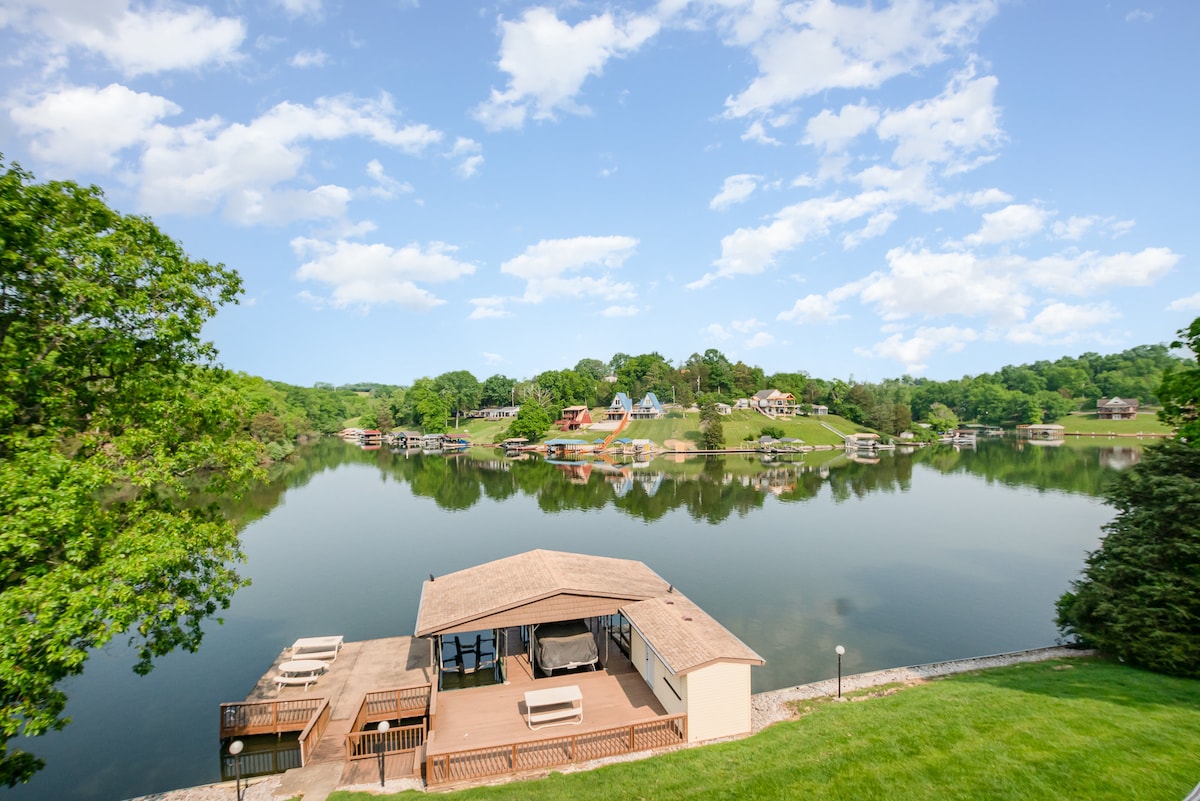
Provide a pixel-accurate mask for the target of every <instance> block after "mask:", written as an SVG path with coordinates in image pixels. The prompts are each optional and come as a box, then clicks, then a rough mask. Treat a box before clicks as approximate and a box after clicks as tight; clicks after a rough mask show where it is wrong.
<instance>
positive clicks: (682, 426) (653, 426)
mask: <svg viewBox="0 0 1200 801" xmlns="http://www.w3.org/2000/svg"><path fill="white" fill-rule="evenodd" d="M822 421H823V422H826V423H829V424H830V425H831V426H833V427H834V428H836V429H837V430H838V431H842V432H844V433H847V434H850V433H853V432H855V431H866V430H868V429H865V428H863V427H862V426H860V425H858V424H856V423H852V422H850V421H849V420H846V419H844V418H841V417H838V416H837V415H827V416H824V417H821V418H816V417H795V418H792V419H788V418H778V419H776V420H771V419H769V418H767V417H764V416H763V415H761V414H758V413H757V412H749V411H743V410H740V409H739V410H737V411H735V412H733V414H730V415H728V416H726V417H722V418H721V428H722V430H723V431H724V433H725V447H726V448H739V447H741V446H742V443H743V442H744V441H745V440H747V439H755V440H756V439H758V437H759V434H760V433H761V432H762V430H763V428H764V427H766V426H778V427H779V428H781V429H783V432H784V436H786V437H795V438H797V439H802V440H804V442H805V443H807V444H809V445H841V444H842V438H841V437H839V436H838V435H837V434H834V433H833V432H832V431H830V430H829V429H827V428H825V427H824V426H822V425H821V422H822ZM621 436H623V437H630V438H633V439H648V440H653V441H654V442H656V443H658V444H659V445H660V446H661V445H662V444H663V443H664V442H666V441H667V440H668V439H677V440H686V441H688V442H692V443H696V442H699V440H700V415H699V414H698V413H696V412H691V413H684V414H683V415H682V416H680V415H679V414H678V413H674V414H672V415H670V416H668V417H665V418H663V419H662V420H636V421H634V422H631V423H630V424H629V425H628V426H626V427H625V428H624V429H622V431H621Z"/></svg>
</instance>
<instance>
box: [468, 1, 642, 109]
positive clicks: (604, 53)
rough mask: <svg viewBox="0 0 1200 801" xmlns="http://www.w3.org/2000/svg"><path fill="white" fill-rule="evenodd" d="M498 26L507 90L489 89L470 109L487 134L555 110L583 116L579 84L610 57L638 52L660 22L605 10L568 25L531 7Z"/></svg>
mask: <svg viewBox="0 0 1200 801" xmlns="http://www.w3.org/2000/svg"><path fill="white" fill-rule="evenodd" d="M500 27H501V31H502V40H501V45H500V62H499V67H500V69H501V70H502V71H504V72H506V73H508V76H509V79H508V86H507V87H506V88H505V89H504V90H503V91H500V90H497V89H493V90H492V91H491V95H490V96H489V97H488V99H487V100H485V101H483V102H482V103H480V104H479V105H478V106H476V107H475V110H474V115H475V118H476V119H477V120H478V121H479V122H481V123H482V124H483V125H484V126H485V127H486V128H488V129H489V130H501V129H505V128H520V127H522V126H523V125H524V124H525V120H526V117H528V116H532V117H533V119H535V120H548V119H554V116H555V114H556V113H557V112H560V111H566V112H571V113H575V114H583V113H587V111H588V109H587V107H586V106H584V105H581V104H579V103H578V102H577V101H576V99H575V98H576V96H577V95H578V94H579V92H580V91H581V90H582V88H583V84H584V82H585V81H586V80H587V79H588V78H589V77H592V76H595V75H600V74H601V73H602V72H603V71H604V66H605V64H607V63H608V61H609V60H610V59H612V58H619V57H622V56H626V55H629V54H631V53H635V52H637V50H638V49H639V48H640V47H641V46H642V45H643V44H645V43H646V42H647V41H648V40H650V39H651V38H652V37H653V36H654V35H655V34H656V33H658V29H659V23H658V21H657V20H656V19H655V18H653V17H651V16H642V15H632V16H628V17H617V16H614V15H613V14H612V13H608V12H606V13H604V14H598V15H596V16H594V17H590V18H588V19H586V20H584V21H582V22H580V23H578V24H577V25H571V24H570V23H568V22H565V21H563V20H561V19H559V18H558V16H557V14H556V13H555V12H554V11H553V10H551V9H548V8H543V7H534V8H529V9H526V10H525V13H524V14H522V16H521V18H520V19H519V20H505V21H503V22H502V23H501V26H500Z"/></svg>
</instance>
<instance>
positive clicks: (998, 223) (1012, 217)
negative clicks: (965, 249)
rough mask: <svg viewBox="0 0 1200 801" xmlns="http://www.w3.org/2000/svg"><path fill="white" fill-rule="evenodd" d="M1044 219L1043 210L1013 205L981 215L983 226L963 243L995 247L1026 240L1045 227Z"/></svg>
mask: <svg viewBox="0 0 1200 801" xmlns="http://www.w3.org/2000/svg"><path fill="white" fill-rule="evenodd" d="M1046 217H1047V214H1046V211H1045V209H1041V208H1038V207H1037V206H1029V205H1025V204H1020V203H1014V204H1012V205H1009V206H1005V207H1004V208H1002V209H1000V210H999V211H993V212H989V213H987V214H985V215H983V225H982V226H980V228H979V230H978V231H976V232H975V233H973V234H971V235H969V236H967V237H966V240H965V241H966V242H967V244H970V245H996V244H1000V243H1003V242H1010V241H1012V240H1021V239H1028V238H1029V237H1031V236H1033V235H1034V234H1036V233H1037V232H1038V231H1041V230H1042V228H1043V227H1045V225H1046Z"/></svg>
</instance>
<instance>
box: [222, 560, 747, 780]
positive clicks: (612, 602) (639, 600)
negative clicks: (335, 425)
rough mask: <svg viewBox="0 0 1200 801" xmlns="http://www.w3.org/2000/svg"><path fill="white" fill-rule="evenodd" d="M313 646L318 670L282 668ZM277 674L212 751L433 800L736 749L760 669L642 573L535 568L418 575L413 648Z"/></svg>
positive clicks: (587, 563)
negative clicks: (490, 786) (571, 768)
mask: <svg viewBox="0 0 1200 801" xmlns="http://www.w3.org/2000/svg"><path fill="white" fill-rule="evenodd" d="M316 641H320V642H322V643H336V648H335V649H333V650H332V651H331V654H330V655H331V656H332V658H331V660H330V661H329V662H328V664H327V665H322V664H321V663H317V664H316V665H314V664H313V662H312V660H309V661H307V662H296V661H291V660H295V659H301V658H302V657H301V656H298V653H299V649H300V647H301V646H302V645H303V644H306V643H313V642H316ZM279 658H280V665H279V666H278V668H276V669H275V670H278V671H280V672H279V673H278V674H276V673H274V672H272V673H268V674H267V675H266V676H264V677H263V678H262V679H261V680H260V681H259V683H258V685H257V686H256V687H255V690H254V691H253V692H252V693H251V695H250V696H249V697H248V698H247V699H246V701H244V702H239V703H229V704H222V705H221V715H220V720H221V725H220V734H221V738H222V741H223V742H226V743H228V742H231V741H232V739H233V738H235V737H238V738H240V737H248V736H253V735H255V734H269V735H270V736H271V739H277V735H278V734H279V733H281V732H286V731H299V732H300V741H299V755H298V760H299V762H300V765H301V766H302V767H301V769H304V768H305V767H308V766H311V765H317V764H322V763H331V762H341V763H343V772H342V779H341V782H340V783H341V784H342V785H346V784H354V783H364V782H366V781H369V780H370V777H371V776H372V775H373V770H375V769H376V768H375V761H376V759H377V758H378V760H379V767H378V770H380V771H383V770H386V771H387V775H388V776H389V777H393V778H401V777H415V778H422V779H424V781H425V782H426V784H427V785H430V786H433V785H440V784H446V783H450V782H455V783H480V782H485V781H488V780H490V779H492V778H493V777H496V776H502V775H507V774H515V773H522V772H526V771H545V770H547V769H550V768H553V767H555V766H559V765H566V764H571V763H573V762H587V761H591V760H595V759H601V758H605V757H615V756H620V755H623V754H629V753H635V752H642V751H654V750H659V749H663V748H671V747H677V746H680V745H686V744H696V743H702V742H706V741H711V740H718V739H726V738H730V737H743V736H747V735H749V734H750V733H751V729H752V722H751V708H750V699H751V691H750V688H751V681H750V671H751V669H752V668H753V667H754V666H757V665H762V664H763V659H762V657H761V656H759V655H758V654H757V653H756V652H755V651H754V650H753V649H751V648H750V647H749V646H747V645H746V644H745V643H743V642H742V641H741V640H740V639H738V638H737V637H736V636H734V635H733V634H732V633H731V632H730V631H729V630H728V629H726V628H725V627H724V626H722V625H721V624H720V623H719V622H717V621H716V620H715V619H714V618H712V617H711V616H709V615H708V614H707V613H706V612H704V610H702V609H701V608H700V607H699V606H697V605H696V604H695V602H693V601H692V600H691V599H689V598H688V597H687V596H685V595H684V594H683V593H682V592H680V591H679V590H678V589H676V588H675V587H674V586H673V585H672V584H671V583H670V582H668V581H666V580H665V579H663V578H662V577H661V576H659V575H658V574H657V573H655V572H654V571H653V570H651V569H650V568H649V567H647V566H646V565H645V564H644V563H642V562H638V561H634V560H629V559H619V558H613V557H605V556H590V555H586V554H578V553H567V552H562V551H551V550H534V551H527V552H525V553H521V554H517V555H514V556H509V557H506V558H502V559H497V560H495V561H492V562H487V563H485V564H481V565H476V566H474V567H468V568H465V569H463V570H459V571H456V572H453V573H449V574H446V575H442V576H434V575H432V574H431V575H430V577H429V580H428V581H426V582H423V583H422V588H421V599H420V605H419V607H418V611H417V620H416V626H415V631H414V636H412V637H392V638H387V639H383V640H368V641H364V642H347V643H343V642H342V638H341V637H316V638H304V639H301V640H298V641H297V642H296V643H295V644H294V645H293V646H292V648H289V649H285V650H284V651H283V653H281V654H280V657H279ZM316 668H319V669H316ZM288 670H293V671H307V672H308V674H309V675H308V676H307V678H305V679H293V678H282V680H281V677H285V676H287V673H286V672H287V671H288ZM310 685H311V687H312V689H310ZM334 710H339V711H338V712H335V711H334ZM355 710H357V712H355ZM384 721H386V722H387V723H388V725H387V726H383V725H382V722H384ZM550 727H555V728H554V729H553V730H551V731H546V729H547V728H550ZM557 727H564V728H557ZM248 751H249V749H248ZM380 754H382V756H380ZM385 763H386V764H385ZM264 772H270V771H269V770H268V771H264ZM375 775H378V774H375Z"/></svg>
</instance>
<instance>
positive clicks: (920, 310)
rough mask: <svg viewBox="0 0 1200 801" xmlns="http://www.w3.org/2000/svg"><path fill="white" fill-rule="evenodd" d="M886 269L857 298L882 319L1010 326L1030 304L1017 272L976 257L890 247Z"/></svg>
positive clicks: (864, 285) (866, 282)
mask: <svg viewBox="0 0 1200 801" xmlns="http://www.w3.org/2000/svg"><path fill="white" fill-rule="evenodd" d="M887 263H888V270H887V271H886V272H878V273H874V274H872V275H871V276H868V277H867V278H866V279H865V280H864V281H862V282H861V284H860V287H861V288H860V289H859V291H858V295H859V298H860V299H861V300H862V302H863V303H866V304H869V305H873V306H874V307H875V310H876V312H877V313H879V314H880V316H882V317H883V318H884V319H885V320H898V319H903V318H905V317H908V316H910V315H924V316H926V317H939V316H942V315H946V314H957V315H961V316H967V317H970V316H986V317H990V318H993V319H994V320H996V321H997V322H1013V321H1016V320H1020V319H1022V318H1023V317H1024V315H1025V309H1026V308H1028V306H1029V305H1030V303H1032V301H1033V299H1032V298H1031V297H1030V296H1029V294H1028V293H1027V292H1026V290H1025V288H1024V285H1023V283H1022V281H1021V278H1020V274H1019V272H1014V271H1012V270H1005V269H1003V265H998V264H996V263H993V262H989V261H987V260H982V259H979V258H978V257H977V256H976V254H974V253H969V252H968V253H938V252H932V251H929V250H927V249H921V250H917V251H911V250H908V249H906V248H893V249H892V250H889V251H888V253H887Z"/></svg>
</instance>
